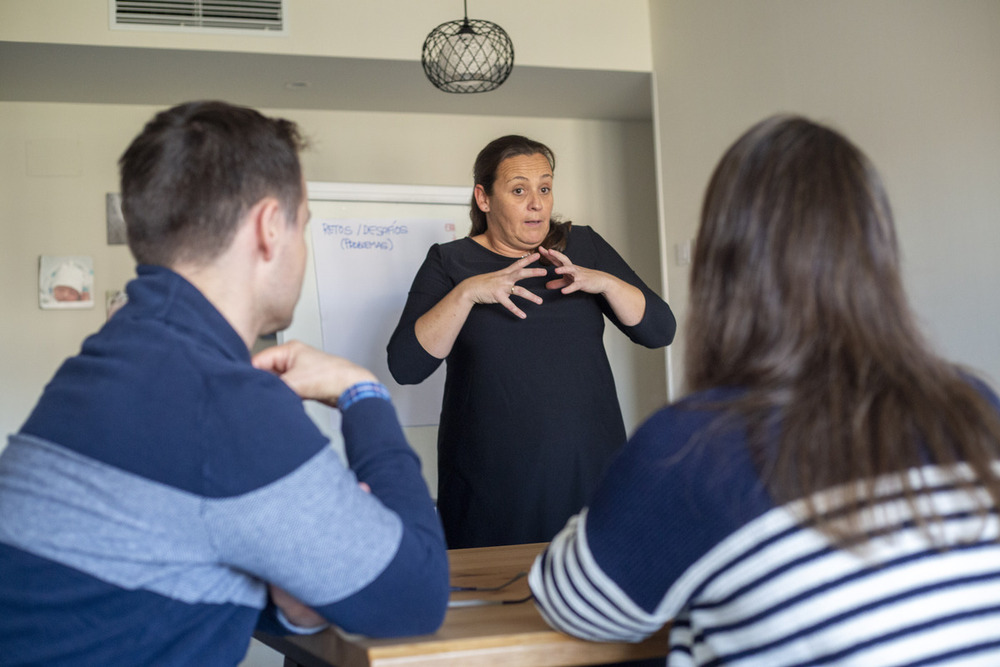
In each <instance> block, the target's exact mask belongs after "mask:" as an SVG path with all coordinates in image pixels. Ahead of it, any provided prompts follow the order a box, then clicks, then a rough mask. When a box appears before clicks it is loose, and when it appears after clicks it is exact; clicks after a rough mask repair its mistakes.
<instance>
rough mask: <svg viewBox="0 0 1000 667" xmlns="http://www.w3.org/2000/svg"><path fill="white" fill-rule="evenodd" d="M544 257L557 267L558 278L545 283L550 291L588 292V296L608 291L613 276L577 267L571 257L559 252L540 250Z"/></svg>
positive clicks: (564, 292)
mask: <svg viewBox="0 0 1000 667" xmlns="http://www.w3.org/2000/svg"><path fill="white" fill-rule="evenodd" d="M538 252H539V253H541V255H542V257H544V258H545V259H547V260H549V261H550V262H552V265H553V266H555V267H556V269H555V271H556V273H557V274H558V275H559V277H558V278H555V279H554V280H550V281H549V282H547V283H545V287H546V288H548V289H557V290H561V291H562V293H563V294H572V293H573V292H587V293H588V294H604V293H605V292H607V291H608V286H609V282H610V280H611V276H610V275H609V274H607V273H604V272H603V271H596V270H594V269H588V268H585V267H582V266H577V265H576V264H574V263H573V262H571V261H570V259H569V257H567V256H566V255H564V254H562V253H561V252H559V251H558V250H549V249H547V248H538Z"/></svg>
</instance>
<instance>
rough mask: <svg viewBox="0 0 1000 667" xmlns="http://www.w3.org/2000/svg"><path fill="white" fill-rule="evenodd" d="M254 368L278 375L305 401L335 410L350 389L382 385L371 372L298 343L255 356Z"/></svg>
mask: <svg viewBox="0 0 1000 667" xmlns="http://www.w3.org/2000/svg"><path fill="white" fill-rule="evenodd" d="M253 365H254V367H255V368H259V369H260V370H264V371H269V372H271V373H274V374H275V375H278V376H279V377H280V378H281V379H282V380H284V381H285V384H287V385H288V386H289V387H291V389H292V391H294V392H295V393H296V394H298V395H299V396H301V397H302V398H303V399H312V400H314V401H320V402H321V403H325V404H326V405H329V406H330V407H334V408H335V407H337V399H338V398H340V395H341V394H342V393H344V390H345V389H347V388H348V387H350V386H352V385H355V384H357V383H359V382H378V378H376V377H375V375H374V374H373V373H372V372H371V371H369V370H367V369H365V368H362V367H361V366H358V365H357V364H355V363H352V362H350V361H348V360H347V359H342V358H341V357H335V356H333V355H329V354H326V353H325V352H321V351H319V350H317V349H316V348H313V347H309V346H308V345H306V344H305V343H302V342H300V341H297V340H293V341H289V342H287V343H284V344H282V345H276V346H274V347H269V348H267V349H265V350H263V351H261V352H259V353H258V354H256V355H254V358H253Z"/></svg>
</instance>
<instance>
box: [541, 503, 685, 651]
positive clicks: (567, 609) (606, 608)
mask: <svg viewBox="0 0 1000 667" xmlns="http://www.w3.org/2000/svg"><path fill="white" fill-rule="evenodd" d="M586 519H587V511H586V510H584V511H583V512H582V513H581V514H580V515H578V516H576V517H574V518H573V519H571V520H570V521H569V523H567V524H566V527H565V528H563V530H562V531H561V532H560V533H559V534H558V535H556V537H555V538H554V539H553V540H552V543H551V544H550V545H549V547H548V549H546V550H545V552H543V553H542V554H541V555H539V556H538V558H537V559H536V560H535V563H534V565H533V566H532V568H531V574H530V577H529V584H530V586H531V590H532V593H534V596H535V601H536V605H537V607H538V609H539V611H540V612H541V614H542V616H544V617H545V619H546V621H547V622H548V623H549V624H550V625H551V626H552V627H554V628H556V629H558V630H561V631H563V632H565V633H567V634H570V635H573V636H575V637H580V638H583V639H590V640H594V641H628V642H638V641H642V640H643V639H645V638H646V637H648V636H649V635H651V634H653V633H654V632H656V631H657V630H658V629H659V628H660V627H661V626H662V625H663V624H664V623H665V622H666V621H667V620H669V619H668V618H665V617H664V618H661V617H660V615H659V614H656V613H653V614H650V613H647V612H645V611H643V609H642V608H641V607H639V605H637V604H635V603H634V602H633V601H632V600H631V599H630V598H629V597H628V595H626V594H625V592H624V591H622V590H621V588H619V587H618V585H617V584H615V582H614V581H612V580H611V578H609V577H608V576H607V575H606V574H605V573H604V571H603V570H601V567H600V566H599V565H598V564H597V562H596V561H595V560H594V557H593V555H592V554H591V553H590V549H589V547H588V546H587V538H586V532H585V530H584V527H585V526H586Z"/></svg>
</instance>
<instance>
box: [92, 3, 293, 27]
mask: <svg viewBox="0 0 1000 667" xmlns="http://www.w3.org/2000/svg"><path fill="white" fill-rule="evenodd" d="M283 5H284V0H113V6H112V7H113V9H112V11H113V19H112V25H113V26H114V27H131V26H136V27H138V26H161V27H165V28H180V29H183V30H190V31H193V32H199V31H202V30H211V31H217V30H240V31H251V32H283V31H284V27H285V26H284V7H283Z"/></svg>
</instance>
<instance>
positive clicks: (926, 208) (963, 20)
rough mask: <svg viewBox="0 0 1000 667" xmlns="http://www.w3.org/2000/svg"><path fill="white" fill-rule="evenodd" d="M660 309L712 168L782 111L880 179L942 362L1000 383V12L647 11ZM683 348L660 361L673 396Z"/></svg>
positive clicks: (903, 2) (894, 6)
mask: <svg viewBox="0 0 1000 667" xmlns="http://www.w3.org/2000/svg"><path fill="white" fill-rule="evenodd" d="M650 17H651V32H652V44H653V69H654V77H655V82H656V83H655V86H656V112H655V113H656V119H655V123H656V124H657V135H658V151H659V158H658V159H659V163H660V169H661V182H660V184H659V186H660V188H661V190H662V201H661V206H662V225H663V226H662V232H663V243H664V247H665V249H666V250H667V251H668V252H667V256H668V260H669V261H668V265H667V267H668V268H667V275H668V279H669V284H670V294H669V299H670V302H671V304H672V305H673V306H674V307H675V309H676V310H678V311H680V313H681V315H683V313H685V312H686V308H687V290H688V269H687V267H680V266H677V265H676V263H675V261H674V257H673V247H674V244H676V243H679V242H682V241H683V240H685V239H689V238H693V237H694V235H695V231H696V229H697V220H698V214H699V209H700V205H701V197H702V195H703V193H704V189H705V185H706V184H707V182H708V178H709V175H710V173H711V170H712V168H713V167H714V165H715V163H716V161H717V160H718V159H719V158H720V157H721V155H722V153H723V151H724V150H725V149H726V147H728V146H729V144H730V143H732V142H733V141H735V139H736V138H737V136H738V135H739V134H741V133H742V132H743V131H744V130H745V129H747V128H748V127H749V126H750V125H751V124H753V123H754V122H756V121H757V120H760V119H762V118H764V117H765V116H768V115H770V114H773V113H778V112H797V113H802V114H805V115H807V116H810V117H813V118H815V119H816V120H819V121H822V122H828V123H831V124H832V125H834V126H835V127H837V128H839V129H840V130H842V131H843V132H844V133H845V134H846V135H847V136H848V137H850V138H851V139H852V140H854V141H855V142H856V143H857V144H858V145H859V146H860V147H861V148H862V149H863V150H864V151H865V152H866V153H867V154H868V156H869V157H870V158H871V159H872V161H873V162H874V163H875V166H876V167H877V168H878V169H879V171H880V173H881V174H882V177H883V179H884V181H885V184H886V187H887V189H888V192H889V197H890V200H891V201H892V203H893V206H894V212H895V216H896V223H897V227H898V231H899V236H900V240H901V245H902V250H903V255H904V273H905V281H906V285H907V289H908V292H909V295H910V297H911V301H912V303H913V305H914V308H915V310H916V311H917V313H918V316H919V317H920V319H921V321H922V323H923V325H924V329H925V331H926V333H927V335H928V337H929V338H930V339H931V340H932V341H933V342H934V343H935V344H936V345H937V347H938V349H939V350H941V351H942V352H943V353H944V355H945V356H947V357H949V358H951V359H954V360H956V361H959V362H962V363H965V364H969V365H972V366H974V367H976V368H979V369H981V370H982V371H984V372H985V373H986V374H987V375H988V377H989V378H990V379H991V380H992V382H993V384H994V385H995V386H996V385H997V383H998V382H1000V354H998V349H1000V298H998V297H997V289H998V288H1000V262H998V261H997V259H996V253H997V251H998V250H1000V3H998V2H996V1H995V0H959V1H956V0H879V1H878V2H871V1H870V0H836V1H829V2H826V1H817V0H754V1H753V2H746V1H744V0H712V1H709V2H706V1H704V0H651V2H650ZM682 346H683V339H681V340H680V341H678V342H677V343H675V344H674V346H673V348H672V351H671V357H672V359H671V363H672V368H673V370H672V376H673V379H674V381H675V383H674V386H675V387H679V383H678V382H677V381H678V380H679V379H680V377H681V374H682V373H681V370H682V369H681V363H679V362H680V361H681V359H682V356H683V355H682V354H680V353H681V351H682Z"/></svg>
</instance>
